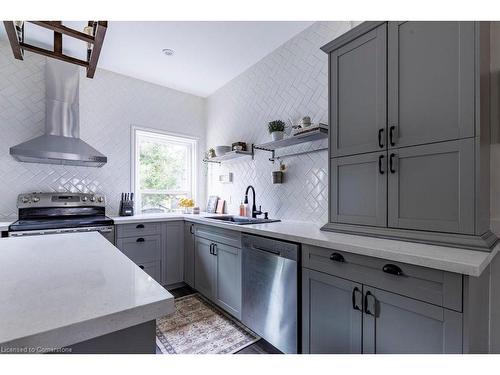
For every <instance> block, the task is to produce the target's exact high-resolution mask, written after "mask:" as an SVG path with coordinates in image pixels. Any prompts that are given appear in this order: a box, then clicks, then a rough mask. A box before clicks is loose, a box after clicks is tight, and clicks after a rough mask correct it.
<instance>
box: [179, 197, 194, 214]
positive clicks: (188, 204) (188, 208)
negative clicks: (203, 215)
mask: <svg viewBox="0 0 500 375" xmlns="http://www.w3.org/2000/svg"><path fill="white" fill-rule="evenodd" d="M179 207H182V208H184V213H186V214H188V213H192V208H193V207H194V200H192V199H191V198H181V199H179Z"/></svg>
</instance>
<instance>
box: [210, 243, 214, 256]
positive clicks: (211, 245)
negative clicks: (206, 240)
mask: <svg viewBox="0 0 500 375" xmlns="http://www.w3.org/2000/svg"><path fill="white" fill-rule="evenodd" d="M213 246H214V244H213V243H211V244H210V254H211V255H214V253H213Z"/></svg>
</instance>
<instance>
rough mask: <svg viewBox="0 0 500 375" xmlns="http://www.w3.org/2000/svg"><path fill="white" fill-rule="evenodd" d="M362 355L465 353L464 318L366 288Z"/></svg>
mask: <svg viewBox="0 0 500 375" xmlns="http://www.w3.org/2000/svg"><path fill="white" fill-rule="evenodd" d="M364 292H365V306H364V309H365V313H364V314H363V353H382V354H438V353H462V314H460V313H458V312H456V311H452V310H447V309H444V308H442V307H438V306H434V305H431V304H428V303H424V302H420V301H416V300H413V299H411V298H407V297H403V296H400V295H398V294H394V293H389V292H386V291H383V290H379V289H376V288H372V287H366V286H364Z"/></svg>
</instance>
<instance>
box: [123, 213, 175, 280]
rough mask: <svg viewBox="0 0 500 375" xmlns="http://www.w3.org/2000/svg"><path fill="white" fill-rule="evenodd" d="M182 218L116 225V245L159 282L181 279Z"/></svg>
mask: <svg viewBox="0 0 500 375" xmlns="http://www.w3.org/2000/svg"><path fill="white" fill-rule="evenodd" d="M183 225H184V223H183V222H182V221H173V222H144V223H134V224H117V225H116V247H118V249H120V250H121V251H122V252H123V253H124V254H125V255H126V256H128V257H129V258H130V260H132V261H133V262H134V263H136V264H137V265H138V266H139V267H140V268H141V269H143V270H144V271H145V272H146V273H147V274H149V275H150V276H151V277H153V278H154V279H155V280H156V281H158V282H159V283H160V284H162V285H173V284H177V283H180V282H182V281H183V279H184V238H183V237H184V236H183Z"/></svg>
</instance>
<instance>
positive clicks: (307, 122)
mask: <svg viewBox="0 0 500 375" xmlns="http://www.w3.org/2000/svg"><path fill="white" fill-rule="evenodd" d="M301 125H302V127H303V128H307V127H309V126H311V118H310V117H309V116H304V117H303V118H302V123H301Z"/></svg>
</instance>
